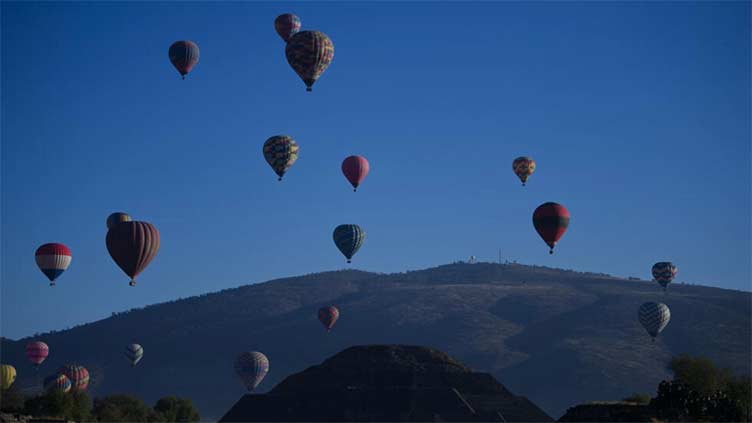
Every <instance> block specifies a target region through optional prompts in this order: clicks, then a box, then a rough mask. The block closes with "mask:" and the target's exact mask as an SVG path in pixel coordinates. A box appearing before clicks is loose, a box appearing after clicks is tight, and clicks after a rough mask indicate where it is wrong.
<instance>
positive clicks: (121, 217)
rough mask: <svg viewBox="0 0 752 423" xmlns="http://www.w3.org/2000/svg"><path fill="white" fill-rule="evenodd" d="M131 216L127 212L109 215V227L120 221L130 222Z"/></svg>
mask: <svg viewBox="0 0 752 423" xmlns="http://www.w3.org/2000/svg"><path fill="white" fill-rule="evenodd" d="M131 220H133V219H131V217H130V216H129V215H128V214H127V213H123V212H115V213H112V214H111V215H109V216H107V229H110V226H112V225H114V224H116V223H120V222H130V221H131Z"/></svg>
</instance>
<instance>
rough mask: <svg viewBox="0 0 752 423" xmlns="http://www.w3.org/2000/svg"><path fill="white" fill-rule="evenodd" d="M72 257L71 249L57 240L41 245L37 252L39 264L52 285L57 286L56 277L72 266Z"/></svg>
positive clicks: (36, 257) (36, 256)
mask: <svg viewBox="0 0 752 423" xmlns="http://www.w3.org/2000/svg"><path fill="white" fill-rule="evenodd" d="M72 257H73V255H72V254H71V250H70V249H69V248H68V247H66V246H65V245H63V244H60V243H57V242H53V243H49V244H44V245H42V246H40V247H39V248H37V252H36V254H35V259H36V261H37V266H38V267H39V270H41V271H42V273H44V275H45V276H47V279H49V280H50V286H55V279H57V278H58V277H60V275H62V274H63V272H65V270H66V269H67V268H68V266H70V262H71V258H72Z"/></svg>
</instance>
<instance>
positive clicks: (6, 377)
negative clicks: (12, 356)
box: [0, 364, 16, 389]
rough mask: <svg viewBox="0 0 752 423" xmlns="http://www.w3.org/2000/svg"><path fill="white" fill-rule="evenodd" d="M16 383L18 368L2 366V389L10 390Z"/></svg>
mask: <svg viewBox="0 0 752 423" xmlns="http://www.w3.org/2000/svg"><path fill="white" fill-rule="evenodd" d="M15 381H16V368H15V367H13V366H11V365H10V364H3V365H2V366H0V388H2V389H8V388H10V386H11V385H13V382H15Z"/></svg>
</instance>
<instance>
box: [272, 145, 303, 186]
mask: <svg viewBox="0 0 752 423" xmlns="http://www.w3.org/2000/svg"><path fill="white" fill-rule="evenodd" d="M299 150H300V149H299V147H298V143H296V142H295V140H294V139H292V137H291V136H288V135H275V136H273V137H270V138H269V139H268V140H266V142H264V150H263V151H264V159H266V162H267V163H269V166H271V167H272V169H273V170H274V173H276V174H277V176H279V179H278V180H280V181H281V180H282V177H283V176H285V172H287V171H288V170H289V169H290V168H291V167H292V165H293V164H295V161H296V160H298V151H299Z"/></svg>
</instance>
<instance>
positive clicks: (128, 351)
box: [125, 344, 144, 367]
mask: <svg viewBox="0 0 752 423" xmlns="http://www.w3.org/2000/svg"><path fill="white" fill-rule="evenodd" d="M143 356H144V348H143V347H142V346H141V345H139V344H130V345H128V346H127V347H125V358H127V359H128V361H130V362H131V366H133V367H136V364H138V362H139V361H141V358H142V357H143Z"/></svg>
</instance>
